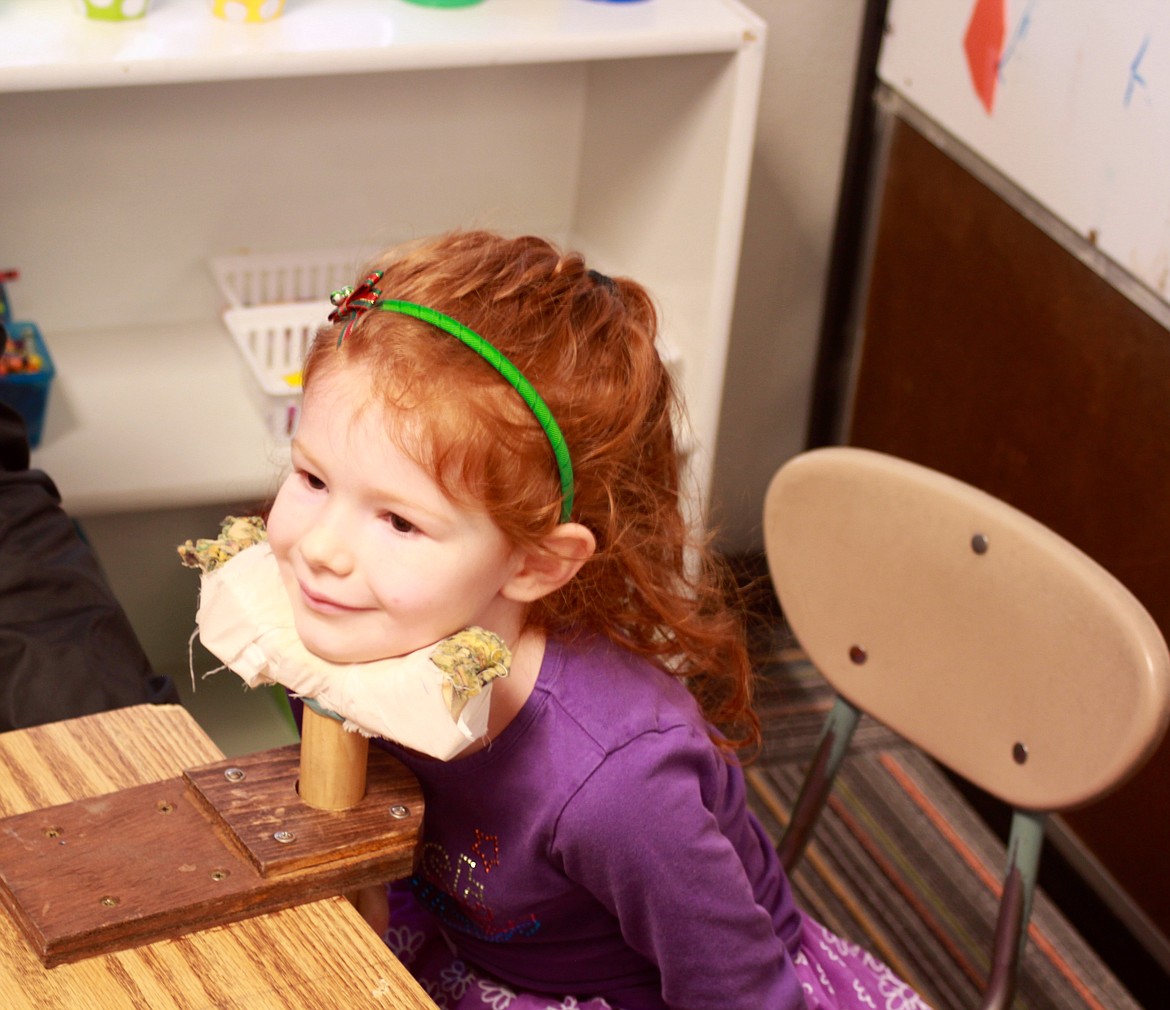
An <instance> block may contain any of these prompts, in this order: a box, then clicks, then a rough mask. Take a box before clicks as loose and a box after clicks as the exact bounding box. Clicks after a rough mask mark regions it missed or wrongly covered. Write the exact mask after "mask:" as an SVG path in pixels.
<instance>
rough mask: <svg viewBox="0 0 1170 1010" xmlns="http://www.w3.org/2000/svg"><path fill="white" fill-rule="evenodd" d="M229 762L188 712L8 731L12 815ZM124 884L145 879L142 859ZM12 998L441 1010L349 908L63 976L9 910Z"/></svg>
mask: <svg viewBox="0 0 1170 1010" xmlns="http://www.w3.org/2000/svg"><path fill="white" fill-rule="evenodd" d="M222 758H223V756H222V755H221V754H220V753H219V751H218V750H217V749H216V748H215V745H214V744H213V743H212V742H211V740H210V739H209V738H208V737H207V736H206V735H205V734H204V733H203V731H202V730H201V729H200V728H199V727H198V726H197V725H196V723H195V722H194V720H193V719H192V718H191V717H190V716H189V715H188V714H187V713H186V712H185V711H184V710H183V709H181V708H179V707H177V706H161V707H153V706H141V707H136V708H130V709H123V710H120V711H117V712H111V713H106V714H103V715H96V716H87V717H85V718H82V719H75V720H70V721H68V722H62V723H54V724H52V725H49V726H41V727H35V728H33V729H27V730H20V731H17V732H14V733H5V734H0V816H8V815H15V814H23V813H26V812H29V811H33V810H38V809H40V808H43V807H48V806H52V805H55V804H63V803H68V802H70V801H73V800H80V799H85V798H88V797H94V796H100V795H102V794H104V793H111V792H115V791H118V790H123V789H130V788H133V787H136V786H140V785H144V784H147V783H151V782H157V781H160V780H163V779H166V778H168V777H173V776H176V775H178V774H179V773H180V772H181V771H182V770H183V769H184V768H190V767H194V766H199V765H204V764H207V763H210V762H217V761H221V760H222ZM141 854H142V853H141V852H139V853H137V855H141ZM126 873H127V874H136V866H135V863H134V862H133V861H132V862H130V863H128V865H127V866H126ZM0 993H3V1005H4V1007H5V1010H48V1008H54V1010H56V1008H60V1007H86V1008H91V1007H92V1008H97V1010H112V1008H119V1010H120V1008H131V1007H134V1008H137V1007H150V1008H151V1010H207V1008H209V1007H232V1008H233V1010H270V1008H271V1010H277V1008H281V1010H287V1008H290V1007H294V1008H304V1010H317V1008H319V1007H328V1006H345V1007H347V1008H351V1007H353V1008H369V1010H375V1008H377V1010H435V1005H434V1003H433V1002H432V1001H431V1000H430V999H429V998H428V997H427V996H426V995H425V993H423V992H422V990H421V989H420V988H419V987H418V985H417V984H416V983H415V982H414V980H413V979H412V978H411V977H410V975H409V973H408V972H407V971H406V969H405V968H403V966H402V965H401V964H400V963H399V962H398V961H397V960H396V959H395V958H394V957H393V955H391V954H390V952H389V950H388V948H387V947H386V945H385V944H384V943H383V942H382V941H381V939H380V938H379V937H378V936H376V935H375V934H374V932H373V931H372V930H371V929H370V928H369V927H368V926H367V925H366V924H365V922H364V921H363V920H362V919H361V917H360V916H359V915H358V914H357V912H356V911H355V910H354V909H353V907H352V906H351V905H350V904H349V902H348V901H346V900H345V899H344V898H341V897H332V898H326V899H323V900H317V901H313V902H311V903H308V904H304V905H300V906H298V907H296V908H289V909H286V910H284V911H279V912H273V913H268V914H265V915H260V916H257V917H255V918H251V919H248V920H245V921H243V922H238V923H234V924H232V925H230V926H221V927H216V928H214V929H209V930H203V931H200V932H195V933H190V934H187V935H185V936H182V937H179V938H176V939H171V940H164V941H161V942H158V943H152V944H150V945H148V946H144V947H139V948H137V949H134V950H126V951H122V952H119V953H112V954H101V955H98V956H95V957H91V958H88V959H86V960H83V961H78V962H76V963H73V964H64V965H61V966H60V967H56V968H51V969H48V968H45V967H44V966H43V965H42V964H41V963H40V961H39V960H38V959H37V957H36V955H35V954H34V953H33V952H32V950H31V949H30V947H29V946H28V944H27V943H26V941H25V939H24V937H23V935H22V933H21V932H20V930H19V928H18V927H17V925H16V924H15V922H13V920H12V918H11V917H10V916H9V915H7V914H5V913H0Z"/></svg>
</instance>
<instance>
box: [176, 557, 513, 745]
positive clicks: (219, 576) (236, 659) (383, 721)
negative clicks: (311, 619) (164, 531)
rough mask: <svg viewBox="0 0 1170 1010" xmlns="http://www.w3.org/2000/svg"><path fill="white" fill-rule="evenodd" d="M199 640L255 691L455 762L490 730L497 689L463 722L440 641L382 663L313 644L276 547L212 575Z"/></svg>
mask: <svg viewBox="0 0 1170 1010" xmlns="http://www.w3.org/2000/svg"><path fill="white" fill-rule="evenodd" d="M196 621H197V622H198V625H199V640H200V641H201V642H202V643H203V645H204V647H206V648H207V649H208V650H209V651H210V652H211V653H213V654H214V655H215V656H217V657H218V658H219V660H220V661H221V662H222V663H223V664H224V665H225V666H227V667H228V668H229V669H231V670H233V671H235V673H237V674H238V675H239V676H240V677H241V678H242V679H243V681H244V683H246V684H247V685H248V686H249V687H257V686H259V685H261V684H280V685H282V686H283V687H286V688H288V689H289V690H290V691H291V692H292V693H293V694H295V695H297V696H298V697H303V698H312V699H314V700H315V701H316V702H317V703H318V704H320V705H322V706H324V707H325V708H327V709H330V710H331V711H333V712H336V713H337V714H338V715H340V716H342V717H343V721H344V724H345V728H346V729H348V730H351V731H357V732H360V733H362V734H363V735H365V736H378V737H385V738H386V739H387V740H393V741H394V742H395V743H398V744H401V745H402V746H404V747H409V748H411V749H412V750H416V751H419V752H421V753H423V754H427V755H429V756H431V757H435V758H439V759H440V760H444V761H445V760H448V759H449V758H452V757H454V756H455V755H456V754H458V753H459V752H460V751H462V750H463V749H464V748H466V747H467V745H468V744H470V743H471V742H472V741H473V740H477V739H478V738H479V737H481V736H483V735H484V733H486V732H487V718H488V707H489V704H490V699H491V687H492V685H491V684H490V683H489V684H487V685H486V686H485V687H484V688H483V689H482V690H481V691H480V692H479V693H478V694H476V695H474V696H473V697H471V698H469V699H468V701H467V704H466V705H465V706H464V707H463V710H462V711H461V712H460V713H459V716H458V718H456V717H454V716H452V714H451V711H450V710H449V709H448V708H447V705H446V703H445V702H444V700H443V679H444V676H445V674H444V673H443V671H442V670H440V669H439V668H438V667H437V666H435V664H434V663H432V662H431V661H430V655H431V653H432V652H433V651H434V649H435V646H434V645H428V646H426V647H425V648H422V649H419V650H418V651H417V652H412V653H409V654H408V655H405V656H400V657H396V658H394V659H381V660H377V661H375V662H372V663H348V664H340V663H330V662H327V661H326V660H324V659H321V658H320V657H319V656H315V655H314V654H313V653H311V652H309V650H308V649H306V648H305V646H304V644H303V643H302V642H301V640H300V637H299V636H298V635H297V631H296V627H295V626H294V624H293V614H292V606H291V604H290V603H289V599H288V594H287V593H286V592H285V589H284V584H283V583H282V582H281V579H280V572H279V570H278V569H277V565H276V559H275V558H274V557H273V556H272V548H271V547H270V546H269V545H268V544H267V543H261V544H256V545H255V546H253V547H249V548H248V549H247V550H244V551H241V552H240V553H239V554H237V555H236V556H235V557H234V558H232V559H231V560H230V561H228V562H227V563H226V564H225V565H223V566H222V567H220V568H217V569H216V570H215V571H213V572H208V573H206V574H204V575H203V576H202V579H201V581H200V591H199V611H198V614H197V615H196Z"/></svg>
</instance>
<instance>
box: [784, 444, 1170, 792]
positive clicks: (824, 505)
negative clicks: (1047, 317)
mask: <svg viewBox="0 0 1170 1010" xmlns="http://www.w3.org/2000/svg"><path fill="white" fill-rule="evenodd" d="M764 532H765V545H766V552H767V556H768V563H769V568H770V570H771V575H772V579H773V581H774V584H775V588H776V592H777V595H778V596H779V599H780V602H781V606H782V609H783V611H784V615H785V617H786V618H787V620H788V622H789V624H790V626H791V628H792V630H793V632H794V634H795V635H796V637H797V639H798V640H799V642H800V644H801V646H802V647H803V648H804V649H805V650H806V652H807V653H808V655H809V657H810V659H811V660H812V662H813V663H814V664H815V665H816V666H817V667H818V668H819V669H820V671H821V672H822V674H823V675H824V676H825V678H826V679H827V680H828V681H829V682H830V683H831V684H832V685H833V687H834V688H835V689H836V690H837V691H838V693H840V694H841V695H842V696H843V697H844V698H846V699H847V700H849V701H850V702H852V703H853V704H854V705H855V706H857V707H858V708H860V709H862V710H863V711H865V712H868V713H870V714H871V715H873V716H874V717H876V718H877V719H879V720H880V721H882V722H883V723H885V724H886V725H888V726H889V727H891V728H892V729H894V730H895V731H896V732H898V733H899V734H901V735H902V736H904V737H905V738H906V739H908V740H909V741H911V742H912V743H914V744H916V745H917V746H919V747H921V748H922V749H923V750H924V751H926V752H927V753H929V754H930V755H932V756H933V757H934V758H936V759H937V760H939V761H940V762H942V763H943V764H945V765H947V766H949V767H950V768H952V769H953V770H954V771H956V772H958V773H959V774H960V775H962V776H964V777H965V778H967V779H969V780H970V781H972V782H974V783H975V784H977V785H979V786H981V787H982V788H984V789H985V790H987V791H988V792H990V793H992V794H993V795H995V796H998V797H999V798H1000V799H1002V800H1004V801H1006V802H1007V803H1010V804H1012V805H1013V806H1019V807H1023V808H1026V809H1032V810H1039V811H1050V810H1058V809H1065V808H1068V807H1071V806H1076V805H1080V804H1083V803H1087V802H1089V801H1091V800H1093V799H1094V798H1096V797H1098V796H1100V795H1102V794H1103V793H1105V792H1107V791H1109V790H1110V789H1111V788H1112V787H1113V786H1115V785H1116V784H1117V783H1118V782H1119V781H1120V780H1122V779H1124V778H1125V776H1126V775H1128V774H1129V773H1130V771H1132V770H1133V769H1135V768H1136V767H1137V766H1138V765H1139V764H1140V763H1141V762H1142V761H1143V760H1144V759H1145V757H1146V756H1147V755H1148V754H1149V752H1150V751H1151V750H1152V749H1153V748H1154V747H1155V746H1156V744H1157V743H1158V741H1159V740H1160V739H1161V737H1162V734H1163V732H1164V730H1165V728H1166V723H1167V715H1168V713H1170V657H1168V655H1167V649H1166V643H1165V641H1164V639H1163V637H1162V635H1161V633H1160V632H1159V630H1158V628H1157V626H1156V625H1155V623H1154V621H1153V619H1152V618H1151V617H1150V615H1149V614H1148V613H1147V612H1146V610H1145V608H1144V607H1143V606H1142V605H1141V604H1140V603H1139V602H1138V600H1137V599H1136V598H1135V597H1134V596H1133V594H1132V593H1130V592H1129V591H1128V590H1127V589H1126V588H1125V587H1124V586H1123V585H1122V584H1121V583H1120V582H1119V581H1118V580H1117V579H1116V578H1114V577H1113V576H1112V575H1110V574H1109V573H1108V572H1107V571H1105V569H1103V568H1102V567H1101V566H1100V565H1098V564H1097V563H1096V562H1094V561H1092V560H1091V559H1090V558H1089V557H1088V556H1087V555H1085V554H1084V553H1082V552H1081V551H1080V550H1078V549H1077V548H1076V547H1074V546H1073V545H1072V544H1070V543H1068V542H1067V541H1065V540H1064V539H1062V538H1061V537H1059V536H1058V535H1057V534H1055V533H1053V532H1052V531H1051V530H1049V529H1048V528H1046V527H1045V526H1043V525H1041V524H1040V523H1038V522H1036V521H1035V520H1033V519H1031V518H1029V517H1028V516H1026V515H1024V514H1023V513H1021V512H1019V511H1018V510H1016V509H1014V508H1012V507H1010V506H1008V505H1006V504H1005V503H1003V502H1001V501H999V500H997V499H996V498H994V497H992V496H990V495H988V494H985V493H983V492H982V491H979V490H977V489H975V488H973V487H970V486H968V485H966V484H963V483H961V482H960V481H957V480H954V479H952V478H950V477H947V476H944V475H943V474H940V473H938V472H936V471H933V470H930V469H927V468H924V467H921V466H917V465H915V464H912V463H908V462H906V461H904V460H900V459H896V458H893V457H891V456H886V455H883V454H880V453H876V452H871V451H868V450H864V449H856V448H849V447H834V448H829V449H818V450H814V451H812V452H808V453H805V454H803V455H801V456H798V457H796V458H795V459H793V460H791V461H790V462H789V463H787V464H786V465H785V466H784V467H782V468H781V469H780V471H779V472H778V473H777V474H776V476H775V478H774V479H773V482H772V484H771V486H770V487H769V489H768V493H767V497H766V502H765V510H764Z"/></svg>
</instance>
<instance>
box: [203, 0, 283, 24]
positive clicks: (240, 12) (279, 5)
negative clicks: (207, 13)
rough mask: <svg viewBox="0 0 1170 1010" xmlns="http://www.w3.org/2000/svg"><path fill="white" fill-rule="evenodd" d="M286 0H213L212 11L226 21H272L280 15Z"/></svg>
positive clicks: (254, 22)
mask: <svg viewBox="0 0 1170 1010" xmlns="http://www.w3.org/2000/svg"><path fill="white" fill-rule="evenodd" d="M283 10H284V0H211V13H212V14H214V15H215V16H216V17H218V18H223V19H224V20H225V21H239V22H250V23H252V24H256V23H258V22H261V21H271V20H272V19H273V18H278V17H280V14H281V12H282V11H283Z"/></svg>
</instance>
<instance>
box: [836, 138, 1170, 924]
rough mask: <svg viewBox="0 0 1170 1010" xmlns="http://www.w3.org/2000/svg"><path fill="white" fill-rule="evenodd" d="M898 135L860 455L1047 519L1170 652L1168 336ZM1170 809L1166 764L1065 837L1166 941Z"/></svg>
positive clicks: (857, 429) (856, 403)
mask: <svg viewBox="0 0 1170 1010" xmlns="http://www.w3.org/2000/svg"><path fill="white" fill-rule="evenodd" d="M893 128H894V135H893V137H892V138H891V147H890V155H889V162H888V175H887V179H886V182H885V188H884V192H883V196H882V207H881V212H880V218H879V225H878V233H877V236H876V247H875V252H874V260H873V264H872V268H871V280H870V285H869V293H868V300H867V305H866V310H865V314H864V327H865V329H864V338H863V344H862V348H861V356H860V363H859V370H858V378H857V385H856V389H855V392H854V396H853V402H852V420H851V424H850V430H849V434H848V439H847V440H848V441H849V442H851V443H852V444H855V445H860V446H865V447H868V448H873V449H878V450H882V451H885V452H889V453H893V454H895V455H899V456H903V457H905V458H907V459H911V460H915V461H917V462H920V463H923V464H925V465H927V466H931V467H934V468H936V469H938V470H941V471H943V472H945V473H949V474H952V475H953V476H955V477H958V478H960V479H962V480H965V481H968V482H969V483H972V484H974V485H976V486H978V487H981V488H983V489H985V490H986V491H988V492H990V493H992V494H995V495H997V496H999V497H1001V498H1003V499H1005V500H1006V501H1009V502H1011V503H1012V504H1014V505H1016V506H1017V507H1019V508H1021V509H1023V510H1024V511H1025V512H1028V513H1029V514H1031V515H1033V516H1035V517H1036V518H1037V519H1039V520H1040V521H1042V522H1044V523H1046V524H1047V525H1049V526H1050V527H1052V528H1053V529H1054V530H1056V531H1057V532H1059V533H1061V534H1062V535H1063V536H1065V537H1066V538H1067V539H1069V540H1071V541H1072V542H1073V543H1075V544H1076V545H1077V546H1079V547H1080V548H1081V549H1082V550H1084V551H1085V552H1086V553H1088V554H1089V555H1090V556H1092V557H1093V558H1095V559H1096V560H1097V561H1099V562H1100V563H1101V564H1102V565H1104V566H1105V567H1106V568H1108V569H1109V570H1110V571H1112V572H1113V573H1114V574H1115V575H1116V576H1117V577H1118V578H1119V579H1121V581H1122V582H1124V583H1125V584H1126V585H1127V586H1128V587H1129V588H1130V589H1131V591H1133V592H1134V594H1135V595H1137V596H1138V598H1139V599H1141V600H1142V602H1143V603H1144V604H1145V605H1146V607H1147V608H1148V609H1149V610H1150V611H1151V613H1152V614H1153V615H1154V617H1155V619H1156V620H1157V621H1158V623H1159V625H1160V626H1161V628H1162V631H1163V633H1164V634H1166V635H1167V636H1168V637H1170V333H1168V332H1167V331H1166V330H1165V329H1164V328H1163V327H1162V326H1161V325H1159V324H1158V323H1157V322H1155V321H1154V320H1153V319H1152V318H1151V317H1150V316H1148V315H1147V314H1145V313H1144V312H1142V311H1141V310H1140V309H1138V308H1137V307H1136V306H1135V305H1134V304H1133V303H1132V302H1131V301H1129V300H1128V299H1127V298H1126V297H1124V296H1123V295H1121V294H1120V293H1119V292H1118V291H1116V290H1115V289H1114V288H1113V287H1111V286H1110V285H1109V284H1108V283H1106V282H1105V281H1104V280H1103V279H1102V278H1101V277H1099V276H1098V275H1097V274H1096V273H1095V272H1094V271H1093V270H1091V269H1090V268H1088V267H1087V266H1085V265H1084V264H1083V263H1081V262H1080V261H1078V260H1077V259H1076V258H1075V257H1074V256H1073V255H1071V254H1070V253H1069V252H1067V251H1066V250H1065V249H1064V248H1062V247H1061V246H1060V245H1058V244H1057V243H1056V242H1055V241H1054V240H1052V239H1051V238H1049V237H1048V236H1047V235H1046V234H1045V233H1044V232H1042V231H1041V230H1040V229H1039V228H1037V227H1036V226H1034V225H1033V224H1032V223H1030V222H1029V221H1028V220H1026V219H1025V218H1024V217H1023V216H1022V215H1020V214H1019V213H1018V212H1017V211H1016V210H1014V209H1013V208H1012V207H1011V206H1009V205H1008V204H1007V203H1006V202H1004V201H1003V200H1002V199H1001V198H1000V197H999V196H997V195H996V194H995V193H993V192H992V191H991V190H990V189H988V188H987V187H986V186H984V185H983V184H982V183H980V182H979V181H978V180H977V179H975V178H974V177H973V176H972V175H970V174H969V173H968V172H967V171H965V170H964V169H963V168H961V167H960V166H959V165H958V164H956V163H955V162H954V161H953V160H951V159H950V158H949V157H947V156H946V155H944V154H943V153H942V152H941V151H940V150H939V149H938V148H936V147H935V146H934V145H932V144H931V143H930V142H928V141H927V140H926V139H924V138H923V137H922V136H921V135H919V134H918V133H916V132H915V131H914V130H913V129H911V128H910V127H909V126H907V125H905V124H904V123H900V122H896V123H895V125H894V127H893ZM987 631H988V634H991V635H993V634H995V629H994V628H988V629H987ZM1053 701H1054V704H1053V718H1059V708H1060V706H1059V699H1054V700H1053ZM1168 800H1170V744H1164V745H1163V746H1162V748H1161V749H1160V751H1159V752H1158V753H1157V754H1156V755H1155V756H1154V758H1153V759H1152V760H1151V762H1150V763H1149V765H1148V766H1147V767H1146V768H1145V769H1144V770H1143V771H1141V772H1140V773H1139V774H1138V775H1137V776H1136V777H1135V778H1134V779H1133V780H1132V781H1131V782H1129V783H1128V784H1127V785H1126V786H1124V787H1123V788H1122V789H1121V790H1120V791H1119V792H1118V793H1116V794H1114V795H1113V796H1111V797H1109V798H1107V799H1106V800H1104V801H1102V802H1101V803H1099V804H1097V805H1095V806H1093V807H1090V808H1088V809H1086V810H1083V811H1080V812H1077V813H1076V814H1074V815H1072V816H1070V818H1069V820H1070V822H1071V824H1072V826H1073V827H1074V829H1075V830H1076V831H1077V833H1078V834H1079V835H1080V836H1081V837H1082V838H1083V839H1084V840H1085V842H1086V843H1087V844H1088V846H1089V847H1090V848H1091V849H1092V850H1093V852H1094V853H1095V854H1096V855H1097V856H1098V858H1100V859H1101V861H1102V862H1103V863H1104V864H1105V865H1106V867H1107V868H1108V869H1109V870H1110V871H1111V872H1112V873H1113V874H1114V876H1115V877H1117V879H1118V880H1119V881H1120V882H1121V884H1122V885H1123V886H1124V887H1125V888H1126V889H1127V890H1128V891H1129V892H1130V894H1131V895H1132V896H1133V897H1134V898H1135V900H1137V902H1138V903H1139V905H1140V906H1141V907H1142V908H1143V909H1144V911H1145V912H1146V913H1147V914H1148V915H1150V916H1151V917H1152V918H1153V919H1154V920H1155V922H1156V923H1158V925H1159V926H1160V928H1161V929H1162V931H1163V932H1164V933H1165V934H1166V935H1168V936H1170V875H1167V873H1166V871H1165V859H1166V853H1167V852H1170V805H1168Z"/></svg>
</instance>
